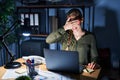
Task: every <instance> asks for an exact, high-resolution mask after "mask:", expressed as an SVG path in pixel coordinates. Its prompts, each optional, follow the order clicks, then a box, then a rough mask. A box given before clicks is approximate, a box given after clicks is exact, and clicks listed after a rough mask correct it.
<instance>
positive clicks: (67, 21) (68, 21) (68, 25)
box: [63, 18, 73, 31]
mask: <svg viewBox="0 0 120 80" xmlns="http://www.w3.org/2000/svg"><path fill="white" fill-rule="evenodd" d="M72 26H73V25H72V23H71V22H70V18H68V19H67V20H66V23H65V25H64V26H63V28H64V30H65V31H67V30H71V29H72Z"/></svg>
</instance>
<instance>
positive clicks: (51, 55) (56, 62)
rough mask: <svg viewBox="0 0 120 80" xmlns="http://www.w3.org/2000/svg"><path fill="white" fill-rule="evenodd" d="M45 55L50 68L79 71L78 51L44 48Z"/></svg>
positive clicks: (61, 70)
mask: <svg viewBox="0 0 120 80" xmlns="http://www.w3.org/2000/svg"><path fill="white" fill-rule="evenodd" d="M44 56H45V60H46V67H47V69H48V70H52V71H59V72H72V73H79V55H78V52H77V51H63V50H50V49H44Z"/></svg>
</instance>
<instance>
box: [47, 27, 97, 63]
mask: <svg viewBox="0 0 120 80" xmlns="http://www.w3.org/2000/svg"><path fill="white" fill-rule="evenodd" d="M46 42H47V43H49V44H50V43H55V42H60V43H61V44H62V50H66V48H67V47H68V46H67V43H68V33H67V32H66V31H65V30H64V29H63V28H60V29H58V30H57V31H56V32H52V33H51V34H50V35H49V36H48V37H47V38H46ZM68 50H69V51H78V52H79V62H80V64H87V63H89V62H92V61H94V62H96V61H97V57H98V53H97V48H96V40H95V37H94V35H93V34H91V33H90V32H88V31H85V34H84V35H83V36H82V37H81V38H80V39H79V40H76V39H75V38H74V36H72V38H71V42H70V45H69V47H68Z"/></svg>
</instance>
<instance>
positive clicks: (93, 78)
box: [0, 58, 101, 80]
mask: <svg viewBox="0 0 120 80" xmlns="http://www.w3.org/2000/svg"><path fill="white" fill-rule="evenodd" d="M16 61H18V62H20V63H23V62H24V60H23V59H22V58H19V59H17V60H16ZM39 67H40V69H41V70H47V68H46V65H45V64H42V65H40V66H39ZM20 68H26V66H25V65H24V64H22V66H21V67H20ZM100 71H101V69H96V70H95V71H94V72H93V73H91V74H89V73H85V72H83V73H82V74H72V73H69V74H68V73H62V75H67V76H70V77H71V78H73V79H74V80H97V79H98V78H99V75H100ZM5 72H6V69H5V68H4V67H3V66H2V67H0V80H1V79H2V76H3V75H4V73H5ZM9 80H14V79H9Z"/></svg>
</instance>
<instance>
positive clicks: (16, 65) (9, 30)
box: [0, 20, 21, 69]
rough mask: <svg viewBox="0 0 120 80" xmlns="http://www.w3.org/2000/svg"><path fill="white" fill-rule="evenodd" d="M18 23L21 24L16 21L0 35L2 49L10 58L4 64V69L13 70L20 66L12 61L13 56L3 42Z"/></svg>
mask: <svg viewBox="0 0 120 80" xmlns="http://www.w3.org/2000/svg"><path fill="white" fill-rule="evenodd" d="M20 23H21V21H19V20H16V21H15V23H13V25H12V26H11V27H10V28H9V29H8V30H7V31H6V32H5V33H3V35H0V41H1V43H2V45H3V47H4V48H5V49H6V52H7V53H8V54H9V56H10V61H9V62H8V63H7V64H5V66H4V68H6V69H14V68H18V67H20V66H21V63H19V62H15V61H14V55H13V54H12V52H11V51H10V50H9V48H8V47H7V45H6V43H5V40H4V39H5V38H6V37H7V36H8V35H9V34H10V33H11V32H12V31H13V30H14V29H15V28H16V27H17V25H18V24H20Z"/></svg>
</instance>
